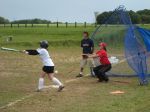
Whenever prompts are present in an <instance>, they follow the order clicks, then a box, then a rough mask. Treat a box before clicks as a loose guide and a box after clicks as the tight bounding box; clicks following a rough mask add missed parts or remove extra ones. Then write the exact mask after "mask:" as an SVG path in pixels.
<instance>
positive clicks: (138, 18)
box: [96, 9, 150, 24]
mask: <svg viewBox="0 0 150 112" xmlns="http://www.w3.org/2000/svg"><path fill="white" fill-rule="evenodd" d="M128 13H129V15H130V17H131V20H132V23H133V24H141V23H142V24H149V23H150V10H148V9H145V10H140V11H137V12H134V11H132V10H130V11H128ZM111 14H112V11H108V12H103V13H101V14H99V15H98V16H97V19H96V20H97V23H98V24H102V23H104V21H105V20H106V19H107V18H108V17H109V16H111ZM116 18H118V16H117V15H115V16H114V18H113V19H114V20H116ZM110 24H118V21H111V23H110Z"/></svg>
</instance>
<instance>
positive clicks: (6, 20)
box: [0, 17, 9, 24]
mask: <svg viewBox="0 0 150 112" xmlns="http://www.w3.org/2000/svg"><path fill="white" fill-rule="evenodd" d="M7 23H9V20H8V19H5V18H4V17H0V24H7Z"/></svg>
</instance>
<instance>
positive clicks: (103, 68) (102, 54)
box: [88, 42, 111, 82]
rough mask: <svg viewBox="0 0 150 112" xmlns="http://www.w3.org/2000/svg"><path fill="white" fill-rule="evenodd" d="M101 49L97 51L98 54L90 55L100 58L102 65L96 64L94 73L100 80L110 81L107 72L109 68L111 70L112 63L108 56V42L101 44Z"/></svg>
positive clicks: (90, 56)
mask: <svg viewBox="0 0 150 112" xmlns="http://www.w3.org/2000/svg"><path fill="white" fill-rule="evenodd" d="M99 47H100V50H99V51H97V52H96V54H92V55H88V57H89V58H97V57H98V58H99V61H100V63H101V65H99V66H96V67H95V68H94V73H95V75H96V76H97V77H98V79H99V82H102V81H105V82H108V81H109V79H108V76H107V75H106V74H105V73H106V72H108V71H109V70H111V63H110V61H109V59H108V56H107V50H106V44H105V43H103V42H102V43H100V44H99Z"/></svg>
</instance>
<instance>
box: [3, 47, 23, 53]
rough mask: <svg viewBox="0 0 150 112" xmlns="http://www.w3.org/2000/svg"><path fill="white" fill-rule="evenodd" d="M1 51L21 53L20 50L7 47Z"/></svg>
mask: <svg viewBox="0 0 150 112" xmlns="http://www.w3.org/2000/svg"><path fill="white" fill-rule="evenodd" d="M1 50H4V51H14V52H21V51H20V50H17V49H12V48H6V47H1Z"/></svg>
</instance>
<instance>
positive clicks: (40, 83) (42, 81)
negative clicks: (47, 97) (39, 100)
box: [38, 78, 44, 90]
mask: <svg viewBox="0 0 150 112" xmlns="http://www.w3.org/2000/svg"><path fill="white" fill-rule="evenodd" d="M43 88H44V78H39V85H38V89H39V90H40V89H43Z"/></svg>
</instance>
